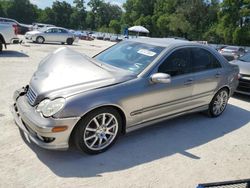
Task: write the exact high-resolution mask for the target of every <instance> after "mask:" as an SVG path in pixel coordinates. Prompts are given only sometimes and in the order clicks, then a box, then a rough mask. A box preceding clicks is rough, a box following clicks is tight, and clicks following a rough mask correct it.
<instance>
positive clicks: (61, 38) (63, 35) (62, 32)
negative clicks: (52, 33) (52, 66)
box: [57, 29, 68, 42]
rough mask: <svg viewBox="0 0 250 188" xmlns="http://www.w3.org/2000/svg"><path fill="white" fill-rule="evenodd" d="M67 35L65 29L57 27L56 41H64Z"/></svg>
mask: <svg viewBox="0 0 250 188" xmlns="http://www.w3.org/2000/svg"><path fill="white" fill-rule="evenodd" d="M67 37H68V31H66V30H65V29H58V35H57V40H58V42H66V40H67Z"/></svg>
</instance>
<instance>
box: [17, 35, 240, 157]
mask: <svg viewBox="0 0 250 188" xmlns="http://www.w3.org/2000/svg"><path fill="white" fill-rule="evenodd" d="M238 73H239V68H238V66H237V65H231V64H229V63H228V62H227V60H226V59H224V58H223V57H222V56H221V55H220V54H219V53H218V52H217V51H215V50H213V49H212V48H209V47H207V46H204V45H200V44H197V43H192V42H188V41H182V40H176V39H154V38H141V39H133V40H126V41H123V42H120V43H118V44H116V45H114V46H112V47H110V48H108V49H106V50H104V51H103V52H101V53H99V54H97V55H96V56H94V57H93V58H89V57H87V56H85V55H82V54H80V53H77V52H75V51H73V50H71V49H69V48H61V49H58V50H56V51H55V52H53V53H51V54H49V55H48V56H47V57H46V58H45V59H43V60H42V61H41V63H40V64H39V66H38V69H37V71H36V72H35V73H34V75H33V76H32V78H31V81H30V83H29V85H27V86H26V87H23V88H21V89H19V90H17V91H16V92H15V94H14V100H15V103H14V105H13V108H12V111H13V115H14V118H15V121H16V123H17V125H18V126H19V128H20V129H21V130H22V131H23V132H24V134H25V135H26V138H27V139H29V140H31V141H33V142H34V143H36V144H37V145H39V146H41V147H43V148H47V149H66V148H68V147H69V140H70V138H71V139H72V140H74V142H75V144H76V146H77V147H78V148H79V149H80V150H83V151H85V152H87V153H90V154H97V153H100V152H103V151H105V150H107V149H108V148H109V147H111V146H112V145H113V144H114V143H115V141H116V140H117V138H118V137H119V136H120V135H121V134H124V133H126V132H127V131H131V130H134V129H137V128H140V127H142V126H146V125H149V124H153V123H156V122H159V121H162V120H165V119H169V118H173V117H176V116H179V115H183V114H187V113H191V112H198V111H207V112H208V114H209V115H210V116H211V117H217V116H219V115H221V114H222V113H223V111H224V110H225V108H226V105H227V102H228V99H229V97H230V96H231V95H232V94H233V92H234V91H235V89H236V87H237V85H238ZM187 128H188V127H187Z"/></svg>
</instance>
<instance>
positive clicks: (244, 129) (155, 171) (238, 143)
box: [0, 41, 250, 188]
mask: <svg viewBox="0 0 250 188" xmlns="http://www.w3.org/2000/svg"><path fill="white" fill-rule="evenodd" d="M112 44H113V43H111V42H104V41H81V42H79V43H78V44H75V45H73V46H70V48H73V49H75V50H77V51H79V52H81V53H85V54H87V55H89V56H91V55H94V54H96V53H97V52H99V51H101V50H102V49H104V48H106V47H108V46H110V45H112ZM59 47H62V45H55V44H44V45H38V44H29V43H28V44H25V45H12V46H9V47H8V50H5V51H4V52H3V53H2V54H1V55H0V85H1V90H0V129H1V130H0V132H1V134H0V135H1V136H0V169H1V170H0V187H80V186H81V187H126V188H128V187H131V188H132V187H143V188H144V187H175V188H182V187H183V188H186V187H188V188H189V187H190V188H191V187H196V186H197V184H198V183H205V182H214V181H225V180H234V179H242V178H250V136H249V135H250V97H244V96H242V95H236V96H234V97H233V98H231V99H230V101H229V103H230V104H229V105H228V108H227V110H226V111H225V113H224V114H223V115H222V116H221V117H219V118H216V119H210V118H207V117H206V116H204V115H203V114H192V115H188V116H184V117H181V118H177V119H173V120H169V121H165V122H163V123H160V124H156V125H154V126H151V127H148V128H145V129H142V130H138V131H135V132H132V133H129V134H127V135H126V136H123V137H121V138H120V139H119V140H118V142H117V143H116V145H115V146H114V147H112V148H111V149H110V150H109V151H107V152H105V153H103V154H100V155H96V156H89V155H85V154H81V153H79V152H77V151H76V150H75V149H74V148H71V149H70V150H69V151H47V150H44V149H41V148H38V147H37V146H35V145H34V144H30V143H28V142H27V141H25V139H24V138H23V137H22V136H21V134H20V132H19V130H18V128H17V126H16V125H15V123H14V121H13V118H12V115H11V113H10V110H9V106H10V105H11V104H12V94H13V92H14V90H15V89H17V88H20V87H22V86H24V85H26V84H27V83H28V82H29V79H30V77H31V75H32V73H33V72H34V71H35V69H36V67H37V65H38V63H39V61H40V60H41V59H42V58H43V57H45V56H46V55H47V54H48V53H49V52H51V51H53V50H55V49H57V48H59Z"/></svg>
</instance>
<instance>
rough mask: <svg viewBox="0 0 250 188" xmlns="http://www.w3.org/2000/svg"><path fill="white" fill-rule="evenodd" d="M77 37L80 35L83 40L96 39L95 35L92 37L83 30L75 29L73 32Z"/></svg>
mask: <svg viewBox="0 0 250 188" xmlns="http://www.w3.org/2000/svg"><path fill="white" fill-rule="evenodd" d="M73 33H74V35H75V37H78V38H79V39H81V40H89V41H90V40H94V38H93V37H91V35H89V34H88V33H87V32H82V31H74V32H73Z"/></svg>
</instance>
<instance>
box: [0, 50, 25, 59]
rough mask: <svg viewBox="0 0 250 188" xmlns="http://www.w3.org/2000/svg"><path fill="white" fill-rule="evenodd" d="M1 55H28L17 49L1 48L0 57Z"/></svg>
mask: <svg viewBox="0 0 250 188" xmlns="http://www.w3.org/2000/svg"><path fill="white" fill-rule="evenodd" d="M1 57H29V56H28V55H27V54H25V53H22V52H18V51H12V50H3V51H2V52H1V53H0V58H1Z"/></svg>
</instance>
